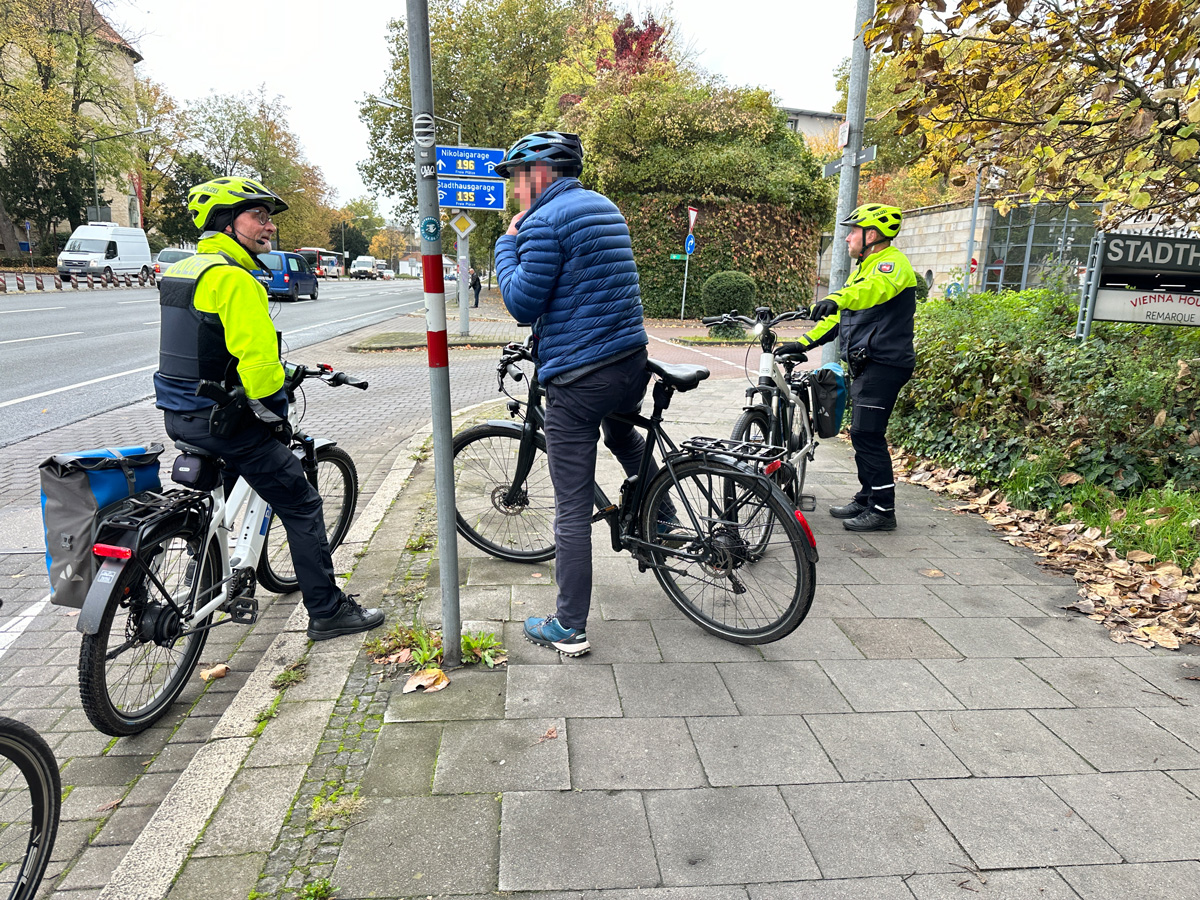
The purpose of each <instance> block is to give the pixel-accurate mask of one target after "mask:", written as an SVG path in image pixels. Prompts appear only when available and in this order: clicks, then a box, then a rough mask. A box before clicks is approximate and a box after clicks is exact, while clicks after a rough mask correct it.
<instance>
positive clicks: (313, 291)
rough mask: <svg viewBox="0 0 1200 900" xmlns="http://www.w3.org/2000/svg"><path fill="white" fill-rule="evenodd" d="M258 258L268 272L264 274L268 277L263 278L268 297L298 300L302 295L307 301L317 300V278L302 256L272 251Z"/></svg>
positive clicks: (259, 255)
mask: <svg viewBox="0 0 1200 900" xmlns="http://www.w3.org/2000/svg"><path fill="white" fill-rule="evenodd" d="M258 258H259V259H260V260H262V262H263V265H265V266H267V268H268V269H269V270H270V271H269V272H266V273H264V275H265V276H270V277H269V278H266V277H264V278H263V284H264V285H265V286H266V288H267V294H268V295H269V296H272V297H281V298H286V299H288V300H299V299H300V295H301V294H304V295H306V296H307V297H308V299H309V300H316V299H317V290H318V288H317V276H316V275H314V274H313V270H312V269H310V268H309V267H308V263H306V262H305V261H304V257H303V256H301V255H300V254H298V253H286V252H284V251H280V250H273V251H271V252H270V253H260V254H258Z"/></svg>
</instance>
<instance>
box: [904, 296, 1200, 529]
mask: <svg viewBox="0 0 1200 900" xmlns="http://www.w3.org/2000/svg"><path fill="white" fill-rule="evenodd" d="M1076 302H1077V301H1076V300H1075V299H1074V298H1071V297H1067V296H1064V295H1061V294H1056V293H1052V292H1049V291H1022V292H1009V293H1002V294H998V295H997V294H978V295H971V296H967V297H960V298H956V299H955V300H953V301H948V300H931V301H929V302H927V303H923V304H921V305H920V306H919V307H918V313H917V322H916V343H917V370H916V374H915V376H914V378H913V381H912V382H910V384H909V385H908V387H907V388H906V389H905V390H904V391H903V392H902V393H901V399H900V402H899V404H898V405H897V407H896V412H895V414H894V416H893V418H892V429H891V438H892V440H893V441H894V442H895V443H898V444H902V445H904V446H905V447H907V448H909V449H911V450H913V451H915V452H917V453H920V454H921V455H924V456H928V457H932V458H934V459H937V460H939V461H940V462H942V463H944V464H947V465H955V466H958V467H960V468H961V469H962V470H963V471H965V472H968V473H970V474H974V475H976V476H978V477H979V478H980V479H981V480H982V481H985V482H987V483H989V484H993V485H1000V486H1001V487H1003V488H1004V490H1005V494H1006V496H1007V497H1008V499H1009V501H1010V502H1011V503H1012V504H1013V505H1014V506H1019V507H1027V508H1035V509H1036V508H1051V509H1057V508H1059V507H1060V506H1062V504H1064V503H1067V502H1069V501H1070V500H1071V499H1072V497H1073V496H1074V495H1075V494H1076V486H1087V487H1089V488H1090V489H1092V490H1101V491H1111V492H1114V494H1116V495H1121V496H1133V495H1135V494H1138V493H1141V492H1144V491H1148V490H1152V489H1159V488H1165V487H1172V488H1174V489H1180V490H1185V491H1188V490H1192V491H1194V490H1196V489H1197V488H1198V487H1200V422H1198V421H1197V413H1198V410H1200V391H1198V390H1197V389H1196V383H1195V380H1196V376H1197V374H1200V329H1197V328H1172V327H1166V326H1140V325H1125V324H1116V323H1096V325H1095V328H1094V331H1093V336H1092V339H1091V340H1090V341H1088V342H1087V343H1085V344H1081V343H1079V342H1078V341H1076V340H1075V339H1074V336H1073V335H1074V330H1075V318H1076ZM1198 535H1200V532H1198Z"/></svg>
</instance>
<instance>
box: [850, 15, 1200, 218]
mask: <svg viewBox="0 0 1200 900" xmlns="http://www.w3.org/2000/svg"><path fill="white" fill-rule="evenodd" d="M950 5H951V6H953V9H952V10H948V4H947V3H946V2H945V0H880V2H879V4H878V8H877V11H876V16H875V19H874V21H873V23H872V26H871V27H870V28H869V29H868V33H867V39H868V41H869V42H870V43H871V44H872V45H873V46H875V47H878V48H881V49H882V50H883V51H884V52H885V53H889V54H892V55H894V57H895V60H896V64H897V66H898V68H899V70H900V72H901V81H900V82H899V84H898V87H900V88H902V89H903V90H905V91H907V92H908V93H907V94H906V99H905V100H904V101H903V102H902V104H901V105H900V107H899V109H898V110H897V115H898V118H899V123H900V132H901V133H902V134H915V135H917V138H918V141H919V143H920V145H921V147H922V153H923V155H924V156H925V158H927V159H928V160H929V161H930V163H931V166H932V168H933V170H934V171H936V172H939V173H941V174H944V175H954V176H955V177H956V179H958V180H964V176H963V175H962V174H961V173H956V172H955V168H956V167H957V166H961V165H962V164H964V163H970V164H972V167H973V165H974V164H975V163H984V162H991V163H996V164H998V165H999V166H1000V167H1001V168H1003V169H1005V170H1006V171H1007V175H1006V176H1005V182H1004V186H1005V187H1006V188H1007V189H1008V191H1010V192H1012V193H1013V194H1021V195H1026V196H1027V197H1028V198H1030V199H1031V200H1032V201H1034V202H1037V201H1041V200H1054V201H1060V202H1063V201H1065V202H1069V203H1073V202H1075V201H1078V200H1099V201H1102V202H1107V203H1108V204H1109V207H1108V212H1107V214H1106V218H1107V219H1108V220H1109V221H1113V220H1119V219H1121V218H1124V217H1126V216H1128V214H1129V212H1130V210H1131V209H1133V210H1142V211H1145V212H1147V213H1157V214H1160V215H1161V216H1162V217H1163V218H1164V220H1165V221H1167V222H1171V221H1179V220H1191V219H1192V218H1193V216H1194V200H1195V196H1196V194H1197V192H1200V133H1198V129H1200V12H1198V8H1197V4H1196V2H1195V0H1092V2H1087V3H1061V2H1057V0H1004V2H1000V0H959V2H957V3H953V4H950ZM993 173H995V174H998V173H996V170H993ZM1013 202H1015V200H1013V199H1012V198H1011V197H1010V198H1008V199H1002V200H1001V202H1000V203H999V204H998V206H999V208H1000V209H1001V210H1003V209H1005V208H1006V207H1007V206H1010V205H1011V204H1012V203H1013Z"/></svg>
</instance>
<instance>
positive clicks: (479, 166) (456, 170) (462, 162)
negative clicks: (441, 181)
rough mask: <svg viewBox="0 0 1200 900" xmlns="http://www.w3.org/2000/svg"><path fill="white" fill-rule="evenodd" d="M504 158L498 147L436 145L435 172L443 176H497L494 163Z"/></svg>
mask: <svg viewBox="0 0 1200 900" xmlns="http://www.w3.org/2000/svg"><path fill="white" fill-rule="evenodd" d="M502 159H504V151H503V150H501V149H499V148H498V147H438V148H437V172H438V175H441V176H443V177H451V178H453V177H460V176H461V177H463V178H497V177H499V176H497V175H496V163H498V162H500V160H502Z"/></svg>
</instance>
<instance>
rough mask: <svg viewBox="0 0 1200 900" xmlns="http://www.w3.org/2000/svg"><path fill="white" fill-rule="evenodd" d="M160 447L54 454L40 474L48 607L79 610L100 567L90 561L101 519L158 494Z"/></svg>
mask: <svg viewBox="0 0 1200 900" xmlns="http://www.w3.org/2000/svg"><path fill="white" fill-rule="evenodd" d="M162 452H163V445H162V444H151V445H150V446H149V447H106V448H103V449H100V450H81V451H79V452H77V453H58V454H55V455H54V456H52V457H50V458H49V459H48V460H46V461H45V462H44V463H42V464H41V465H40V466H38V468H39V469H40V470H41V481H42V528H43V532H44V535H45V538H46V571H47V573H48V574H49V576H50V602H51V603H54V604H56V605H58V606H71V607H74V608H75V609H80V608H82V607H83V601H84V598H86V597H87V592H88V588H90V587H91V586H92V580H93V579H94V578H95V577H96V570H97V569H98V565H97V563H96V557H95V556H93V555H92V545H93V544H94V543H95V541H96V528H97V523H98V520H99V518H100V515H101V513H102V512H103V511H104V510H105V508H107V507H109V506H112V505H113V504H114V503H118V502H120V501H122V500H125V499H127V498H129V497H132V496H133V495H134V494H138V493H141V492H142V491H157V490H162V482H161V481H160V480H159V476H158V458H159V456H161V455H162Z"/></svg>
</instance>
